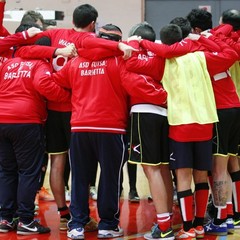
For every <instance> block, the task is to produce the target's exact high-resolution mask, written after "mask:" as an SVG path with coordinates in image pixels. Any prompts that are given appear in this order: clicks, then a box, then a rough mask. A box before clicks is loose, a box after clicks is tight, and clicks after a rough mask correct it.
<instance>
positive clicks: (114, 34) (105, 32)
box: [98, 24, 122, 42]
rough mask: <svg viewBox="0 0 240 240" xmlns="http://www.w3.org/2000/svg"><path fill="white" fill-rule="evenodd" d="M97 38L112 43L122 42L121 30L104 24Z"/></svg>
mask: <svg viewBox="0 0 240 240" xmlns="http://www.w3.org/2000/svg"><path fill="white" fill-rule="evenodd" d="M98 36H99V37H100V38H105V39H109V40H113V41H117V42H119V41H121V40H122V30H121V29H120V28H119V27H118V26H116V25H113V24H106V25H104V26H102V27H101V28H100V29H99V32H98Z"/></svg>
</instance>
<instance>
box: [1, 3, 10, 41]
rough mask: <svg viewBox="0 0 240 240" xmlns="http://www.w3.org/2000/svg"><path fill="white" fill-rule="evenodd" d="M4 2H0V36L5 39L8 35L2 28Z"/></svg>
mask: <svg viewBox="0 0 240 240" xmlns="http://www.w3.org/2000/svg"><path fill="white" fill-rule="evenodd" d="M5 4H6V2H0V36H1V37H6V36H8V35H10V33H9V32H8V30H7V29H6V28H5V27H4V26H3V18H4V10H5Z"/></svg>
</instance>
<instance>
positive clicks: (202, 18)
mask: <svg viewBox="0 0 240 240" xmlns="http://www.w3.org/2000/svg"><path fill="white" fill-rule="evenodd" d="M187 19H188V21H189V22H190V24H191V27H192V28H193V29H195V28H200V29H201V31H205V30H207V29H211V28H212V14H211V13H210V12H208V11H206V10H204V9H198V8H195V9H192V10H191V12H190V13H189V14H188V15H187Z"/></svg>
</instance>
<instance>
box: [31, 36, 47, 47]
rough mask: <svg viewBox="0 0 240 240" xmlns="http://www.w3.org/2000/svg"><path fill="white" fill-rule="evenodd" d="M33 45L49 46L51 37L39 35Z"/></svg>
mask: <svg viewBox="0 0 240 240" xmlns="http://www.w3.org/2000/svg"><path fill="white" fill-rule="evenodd" d="M34 45H42V46H51V39H50V38H49V37H41V38H39V39H38V40H37V41H36V42H35V43H34Z"/></svg>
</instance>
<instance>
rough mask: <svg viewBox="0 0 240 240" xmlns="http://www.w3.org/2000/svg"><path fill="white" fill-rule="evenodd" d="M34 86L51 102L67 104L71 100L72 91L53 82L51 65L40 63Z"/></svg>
mask: <svg viewBox="0 0 240 240" xmlns="http://www.w3.org/2000/svg"><path fill="white" fill-rule="evenodd" d="M36 67H37V69H36V71H35V73H34V79H33V85H34V87H35V89H36V90H37V91H38V92H39V93H40V94H41V95H42V96H44V97H45V98H46V99H48V100H50V101H57V102H66V101H69V100H70V96H71V95H70V91H69V90H67V89H64V88H63V87H60V86H59V85H58V84H57V83H56V82H54V81H53V77H52V74H51V73H52V70H51V67H50V65H49V63H46V62H44V61H40V62H39V64H38V65H37V66H36Z"/></svg>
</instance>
